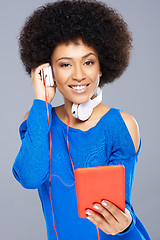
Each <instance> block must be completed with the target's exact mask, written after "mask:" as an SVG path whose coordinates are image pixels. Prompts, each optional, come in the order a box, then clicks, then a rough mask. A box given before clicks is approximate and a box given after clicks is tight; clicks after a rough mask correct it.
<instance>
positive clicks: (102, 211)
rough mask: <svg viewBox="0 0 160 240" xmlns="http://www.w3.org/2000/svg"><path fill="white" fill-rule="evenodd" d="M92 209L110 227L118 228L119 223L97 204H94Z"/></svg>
mask: <svg viewBox="0 0 160 240" xmlns="http://www.w3.org/2000/svg"><path fill="white" fill-rule="evenodd" d="M93 207H94V208H95V209H96V210H98V211H99V212H100V213H101V215H102V216H103V217H104V219H105V220H106V221H107V222H108V223H109V224H110V225H112V226H114V228H118V225H119V222H118V221H117V219H116V218H115V217H114V216H113V215H112V213H111V212H109V211H108V210H107V209H106V208H104V207H103V206H102V205H100V204H98V203H96V204H94V206H93Z"/></svg>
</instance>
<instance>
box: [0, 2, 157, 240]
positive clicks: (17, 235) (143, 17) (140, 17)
mask: <svg viewBox="0 0 160 240" xmlns="http://www.w3.org/2000/svg"><path fill="white" fill-rule="evenodd" d="M46 2H47V1H42V0H39V1H38V0H34V1H33V0H27V1H22V0H14V1H3V3H2V2H1V10H0V11H1V14H0V29H1V34H0V48H1V51H0V61H1V64H0V69H1V86H0V88H1V93H0V98H1V99H0V103H1V108H0V110H1V125H0V126H1V134H0V154H1V155H0V159H1V160H0V193H1V198H0V203H1V204H0V239H3V240H9V239H12V240H22V239H23V240H28V239H39V240H40V239H46V229H45V222H44V218H43V214H42V210H41V205H40V201H39V199H38V194H37V191H36V190H26V189H23V188H22V187H21V186H20V185H19V183H18V182H16V181H15V179H14V178H13V176H12V173H11V168H12V164H13V162H14V159H15V156H16V155H17V153H18V151H19V147H20V138H19V133H18V128H19V125H20V123H21V121H22V118H23V116H24V114H25V113H26V112H27V111H28V110H29V108H30V107H31V105H32V101H33V98H34V95H33V90H32V86H31V80H30V78H29V77H28V76H27V75H26V74H25V72H24V68H23V66H22V65H21V62H20V59H19V53H18V44H17V36H18V34H19V31H20V28H21V27H22V25H23V24H24V21H25V19H26V17H28V16H29V15H30V14H31V13H32V11H33V10H34V9H35V8H37V7H39V6H40V5H42V4H44V3H46ZM106 2H107V3H109V5H110V6H112V7H113V8H116V9H117V10H118V12H120V13H121V14H122V16H123V17H124V19H125V20H126V22H127V23H128V25H129V28H130V30H131V31H132V32H133V38H134V41H133V45H134V48H133V52H132V57H131V61H130V65H129V67H128V69H127V71H126V72H125V73H124V74H123V76H122V77H121V78H120V79H119V80H118V81H116V82H115V83H114V84H111V85H108V86H105V87H104V89H103V103H104V104H106V105H109V106H111V107H116V108H120V109H123V110H124V111H125V112H128V113H130V114H132V115H133V116H134V117H135V118H136V120H137V122H138V123H139V127H140V133H141V138H142V150H141V154H140V157H139V163H138V165H137V171H136V176H135V181H134V186H133V191H132V203H133V205H134V208H135V211H136V214H137V215H138V217H139V218H140V219H141V220H142V222H143V224H144V225H145V227H146V228H147V230H148V232H149V234H150V236H151V238H152V239H154V240H158V239H160V237H159V233H160V231H159V214H160V207H159V197H160V187H159V175H160V173H159V168H160V160H159V154H158V153H159V136H160V127H159V120H160V114H159V103H160V101H159V100H160V97H159V90H160V84H159V71H160V64H159V63H160V60H159V59H160V58H159V56H160V47H159V44H160V33H159V23H160V14H159V11H160V1H158V0H152V1H149V0H134V1H128V0H121V1H120V0H108V1H106ZM62 102H63V100H62V98H61V96H60V94H59V93H57V96H56V98H55V100H54V102H53V105H58V104H61V103H62Z"/></svg>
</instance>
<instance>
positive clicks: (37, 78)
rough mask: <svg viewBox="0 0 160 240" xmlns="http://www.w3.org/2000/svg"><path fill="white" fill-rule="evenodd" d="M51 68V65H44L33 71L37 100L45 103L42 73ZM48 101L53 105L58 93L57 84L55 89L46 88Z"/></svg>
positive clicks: (33, 83)
mask: <svg viewBox="0 0 160 240" xmlns="http://www.w3.org/2000/svg"><path fill="white" fill-rule="evenodd" d="M45 67H49V63H45V64H42V65H40V66H38V67H37V68H35V69H32V71H31V77H32V85H33V89H34V93H35V98H36V99H40V100H43V101H45V87H44V84H43V82H42V80H41V75H40V72H41V70H42V69H43V68H45ZM46 93H47V101H48V103H51V102H52V100H53V98H54V96H55V93H56V82H54V86H53V87H46Z"/></svg>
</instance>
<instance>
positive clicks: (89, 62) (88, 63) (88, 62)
mask: <svg viewBox="0 0 160 240" xmlns="http://www.w3.org/2000/svg"><path fill="white" fill-rule="evenodd" d="M85 64H86V65H88V66H89V65H93V64H94V62H93V61H86V62H85Z"/></svg>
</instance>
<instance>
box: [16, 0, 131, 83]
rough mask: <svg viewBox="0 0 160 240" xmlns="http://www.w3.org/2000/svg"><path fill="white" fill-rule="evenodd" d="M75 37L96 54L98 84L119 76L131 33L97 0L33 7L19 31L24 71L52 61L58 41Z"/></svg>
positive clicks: (65, 0) (61, 1)
mask: <svg viewBox="0 0 160 240" xmlns="http://www.w3.org/2000/svg"><path fill="white" fill-rule="evenodd" d="M78 39H81V40H82V41H83V43H84V44H86V45H88V46H90V47H93V48H94V50H95V51H96V52H97V54H98V58H99V63H100V69H101V72H102V77H101V78H100V84H99V86H100V87H102V86H103V85H104V84H106V83H111V82H113V81H114V80H115V79H117V78H118V77H120V75H121V74H122V73H123V72H124V70H125V69H126V67H127V66H128V63H129V58H130V52H131V48H132V36H131V33H130V31H129V30H128V25H127V24H126V23H125V21H124V20H123V18H122V17H121V15H120V14H118V13H117V11H116V10H114V9H112V8H111V7H109V6H107V5H106V4H105V3H103V2H99V1H96V0H58V1H56V2H53V3H48V4H46V5H44V6H42V7H40V8H38V9H37V10H36V11H34V12H33V14H32V15H31V16H30V17H29V18H28V19H27V20H26V22H25V25H24V26H23V28H22V30H21V32H20V37H19V49H20V57H21V60H22V62H23V64H24V66H25V69H26V72H27V73H29V74H31V69H34V68H36V67H38V66H39V65H40V64H43V63H46V62H51V55H52V53H53V51H54V49H55V47H56V46H57V45H58V44H60V43H67V44H68V43H69V42H74V43H75V42H76V41H77V40H78Z"/></svg>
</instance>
